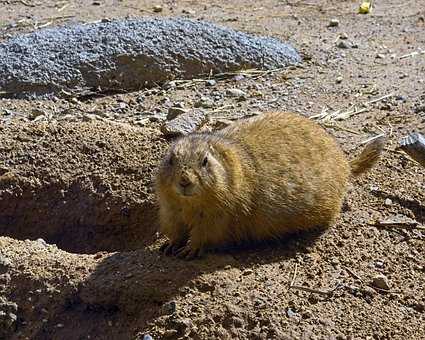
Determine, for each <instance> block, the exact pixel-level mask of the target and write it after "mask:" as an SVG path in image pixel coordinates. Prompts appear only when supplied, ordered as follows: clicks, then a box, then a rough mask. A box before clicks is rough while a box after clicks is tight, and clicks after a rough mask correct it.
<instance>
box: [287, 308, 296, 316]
mask: <svg viewBox="0 0 425 340" xmlns="http://www.w3.org/2000/svg"><path fill="white" fill-rule="evenodd" d="M286 315H287V316H288V318H295V317H297V316H298V314H297V313H296V312H294V311H293V310H292V308H290V307H288V308H287V309H286Z"/></svg>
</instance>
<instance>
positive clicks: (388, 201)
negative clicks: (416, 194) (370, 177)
mask: <svg viewBox="0 0 425 340" xmlns="http://www.w3.org/2000/svg"><path fill="white" fill-rule="evenodd" d="M384 204H385V205H386V206H387V207H389V206H391V205H393V201H392V200H391V199H390V198H387V199H385V202H384Z"/></svg>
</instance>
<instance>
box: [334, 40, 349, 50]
mask: <svg viewBox="0 0 425 340" xmlns="http://www.w3.org/2000/svg"><path fill="white" fill-rule="evenodd" d="M336 46H337V47H339V48H343V49H348V48H350V44H349V43H348V42H346V41H344V40H340V41H338V44H337V45H336Z"/></svg>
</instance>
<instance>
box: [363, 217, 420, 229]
mask: <svg viewBox="0 0 425 340" xmlns="http://www.w3.org/2000/svg"><path fill="white" fill-rule="evenodd" d="M371 225H373V226H375V227H389V228H406V227H410V228H412V229H418V230H425V226H423V225H420V223H419V222H418V221H398V220H391V219H388V220H382V221H381V220H378V221H374V222H372V223H371Z"/></svg>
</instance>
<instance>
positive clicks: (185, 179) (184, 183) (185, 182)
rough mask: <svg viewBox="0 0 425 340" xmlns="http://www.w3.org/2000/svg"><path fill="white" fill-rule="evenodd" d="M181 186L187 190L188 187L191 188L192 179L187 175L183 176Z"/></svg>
mask: <svg viewBox="0 0 425 340" xmlns="http://www.w3.org/2000/svg"><path fill="white" fill-rule="evenodd" d="M179 184H180V185H181V186H182V187H183V188H186V187H187V186H189V185H190V184H191V181H190V179H189V178H188V176H187V175H181V177H180V182H179Z"/></svg>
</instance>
